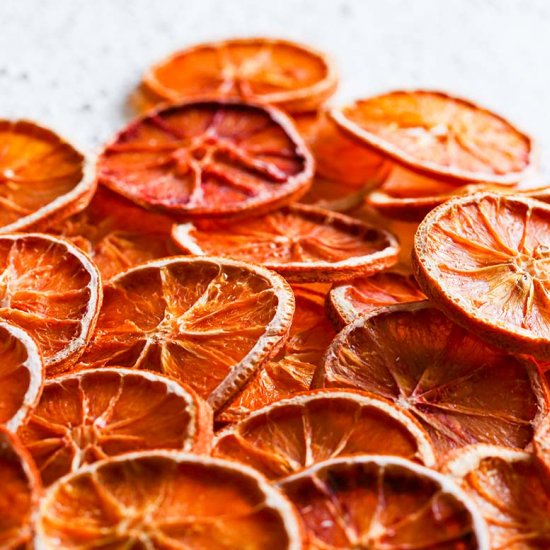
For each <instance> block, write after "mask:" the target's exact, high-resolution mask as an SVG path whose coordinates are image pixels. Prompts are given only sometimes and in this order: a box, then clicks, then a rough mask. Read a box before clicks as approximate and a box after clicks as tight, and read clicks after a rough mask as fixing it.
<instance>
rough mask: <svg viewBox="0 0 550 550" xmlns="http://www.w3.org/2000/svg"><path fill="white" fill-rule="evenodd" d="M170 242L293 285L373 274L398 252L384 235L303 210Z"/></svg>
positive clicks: (190, 229) (188, 231) (181, 233)
mask: <svg viewBox="0 0 550 550" xmlns="http://www.w3.org/2000/svg"><path fill="white" fill-rule="evenodd" d="M173 237H174V240H175V242H176V243H177V244H178V245H179V246H180V247H181V248H182V250H184V251H185V252H187V253H191V254H198V255H200V254H213V255H219V256H230V257H232V258H235V259H238V260H242V261H245V262H254V263H259V264H263V265H264V266H265V267H268V268H270V269H273V270H275V271H277V272H278V273H281V274H282V275H284V276H285V278H286V279H288V280H289V281H292V282H311V281H337V280H345V279H349V278H350V277H353V276H354V275H359V274H371V273H375V272H377V271H380V270H382V269H385V268H386V267H389V266H391V265H393V264H394V263H395V262H396V261H397V255H398V252H399V246H398V244H397V241H396V240H395V239H394V237H393V236H392V235H391V234H390V233H388V232H387V231H384V230H379V229H376V228H375V227H373V226H370V225H367V224H364V223H362V222H360V221H358V220H354V219H353V218H350V217H348V216H344V215H342V214H337V213H335V212H329V211H327V210H323V209H321V208H316V207H313V206H305V205H293V206H291V207H289V208H287V209H284V210H279V211H277V212H274V213H272V214H267V215H265V216H262V217H259V218H253V219H249V220H243V221H236V222H234V223H230V224H224V225H219V226H218V227H211V226H206V227H205V228H204V229H201V227H200V226H195V225H193V224H191V223H187V224H182V225H179V226H177V227H175V228H174V232H173Z"/></svg>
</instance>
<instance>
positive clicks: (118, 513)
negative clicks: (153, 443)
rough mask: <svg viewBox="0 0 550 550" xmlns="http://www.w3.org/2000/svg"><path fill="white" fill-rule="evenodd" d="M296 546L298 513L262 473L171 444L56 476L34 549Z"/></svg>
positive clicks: (269, 549) (255, 549)
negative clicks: (170, 447) (173, 448)
mask: <svg viewBox="0 0 550 550" xmlns="http://www.w3.org/2000/svg"><path fill="white" fill-rule="evenodd" d="M243 541H246V548H247V549H249V550H273V549H274V548H277V549H280V550H300V549H301V548H302V536H301V528H300V524H299V520H298V518H297V515H296V512H295V511H294V510H293V508H292V506H291V504H290V503H289V502H288V501H287V499H286V498H285V497H284V496H283V495H282V494H281V493H280V492H279V491H278V490H277V489H276V488H275V487H272V486H271V485H269V483H268V482H267V480H265V478H263V477H262V476H261V475H260V474H258V473H257V472H255V471H254V470H252V469H251V468H247V467H245V466H241V465H240V464H237V463H233V462H229V461H226V460H219V459H213V458H208V457H198V456H193V455H189V454H185V453H177V452H174V451H151V452H142V453H132V454H129V455H125V456H120V457H117V458H111V459H107V460H104V461H102V462H96V463H95V464H92V465H89V466H86V467H84V468H82V469H81V470H79V471H77V472H75V473H74V474H70V475H68V476H65V477H63V478H61V479H60V480H59V481H57V483H55V484H54V485H52V487H51V488H50V490H49V491H48V493H47V494H46V496H45V498H44V499H43V500H42V503H41V506H40V511H39V515H38V520H37V535H36V541H35V545H36V549H37V550H50V549H52V550H53V549H54V548H55V549H57V548H60V547H62V548H65V549H67V550H71V549H74V550H76V549H78V550H88V549H90V550H91V549H92V548H100V547H101V548H147V549H150V550H157V549H158V550H164V549H167V548H186V549H189V550H194V549H197V550H199V549H200V550H202V549H205V548H212V549H214V548H220V549H221V548H243Z"/></svg>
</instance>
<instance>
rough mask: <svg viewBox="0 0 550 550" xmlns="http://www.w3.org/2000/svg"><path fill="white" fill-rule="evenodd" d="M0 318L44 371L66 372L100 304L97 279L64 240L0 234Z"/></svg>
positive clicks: (80, 349)
mask: <svg viewBox="0 0 550 550" xmlns="http://www.w3.org/2000/svg"><path fill="white" fill-rule="evenodd" d="M0 297H1V300H0V318H2V319H4V320H6V321H8V322H10V323H13V324H15V325H18V326H19V327H21V328H22V329H23V330H25V331H26V332H28V333H29V335H30V336H31V337H32V338H33V339H34V340H35V341H36V343H37V344H38V347H39V349H40V351H41V353H42V357H43V360H44V365H45V367H46V373H47V374H52V373H55V372H59V371H63V370H67V369H68V368H69V367H70V366H71V365H72V364H73V363H74V362H75V361H76V360H77V359H78V357H79V356H80V354H81V353H82V352H83V351H84V347H85V346H86V343H87V341H88V340H89V338H90V336H91V333H92V331H93V329H94V326H95V323H96V320H97V315H98V313H99V307H100V305H101V297H102V292H101V280H100V276H99V273H98V271H97V268H96V267H95V266H94V265H93V264H92V262H91V261H90V260H89V259H88V257H87V256H86V255H85V254H83V253H82V252H81V251H80V250H78V248H76V247H75V246H73V245H72V244H71V243H69V242H68V241H66V240H65V239H60V238H58V237H54V236H51V235H45V234H40V233H22V234H11V235H1V236H0Z"/></svg>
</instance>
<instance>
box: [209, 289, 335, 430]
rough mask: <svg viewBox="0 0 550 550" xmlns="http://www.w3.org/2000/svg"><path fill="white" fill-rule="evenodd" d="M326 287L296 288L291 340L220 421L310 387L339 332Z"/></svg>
mask: <svg viewBox="0 0 550 550" xmlns="http://www.w3.org/2000/svg"><path fill="white" fill-rule="evenodd" d="M315 286H319V287H321V288H319V289H318V288H315ZM326 286H328V285H302V286H296V287H293V290H294V296H295V299H296V311H295V313H294V317H293V320H292V325H291V327H290V332H289V336H288V340H287V341H286V343H285V345H284V347H283V348H282V349H281V351H280V352H279V353H278V354H277V356H276V357H275V358H274V359H273V360H271V361H269V362H268V363H266V364H265V365H263V366H262V368H261V369H260V370H259V371H258V372H257V373H256V375H255V376H254V378H252V379H251V380H250V382H248V384H247V385H246V386H245V388H244V389H243V390H242V391H241V392H240V393H239V395H238V396H237V398H236V399H235V400H234V401H233V402H231V403H230V404H229V406H228V407H227V408H226V409H225V410H224V411H223V412H222V414H221V415H220V420H228V421H234V420H236V419H238V418H241V417H243V416H245V415H246V414H248V413H249V412H250V411H253V410H256V409H260V408H261V407H264V406H265V405H268V404H269V403H272V402H273V401H277V400H279V399H284V398H286V397H290V396H292V395H294V394H296V393H298V392H302V391H306V390H308V389H309V386H310V384H311V379H312V377H313V373H314V372H315V370H316V369H317V368H318V367H319V366H320V365H321V363H322V361H323V357H324V355H325V352H326V350H327V348H328V346H329V344H330V343H331V342H332V339H333V338H334V336H335V335H336V332H335V330H334V327H333V326H332V324H331V322H330V321H329V319H328V318H327V315H326V312H325V306H324V304H325V297H326V293H327V290H328V289H327V288H324V287H326ZM308 287H309V288H308Z"/></svg>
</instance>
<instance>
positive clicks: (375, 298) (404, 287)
mask: <svg viewBox="0 0 550 550" xmlns="http://www.w3.org/2000/svg"><path fill="white" fill-rule="evenodd" d="M425 299H426V297H425V296H424V294H422V292H421V290H420V288H418V284H417V282H416V280H415V279H414V277H413V276H412V275H408V274H406V273H404V272H403V273H401V272H399V271H384V272H382V273H376V274H374V275H371V276H370V277H360V278H358V279H353V280H351V281H349V282H347V283H343V284H341V285H338V286H335V287H333V288H332V290H331V291H330V294H329V297H328V300H327V306H328V308H329V315H330V318H331V319H332V320H333V321H334V323H335V324H336V325H337V326H340V327H343V326H344V325H348V324H349V323H351V322H353V321H355V319H356V318H357V317H359V315H361V314H363V313H370V312H371V311H373V310H375V309H376V308H379V307H384V306H389V305H392V304H398V303H406V302H419V301H421V300H425Z"/></svg>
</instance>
